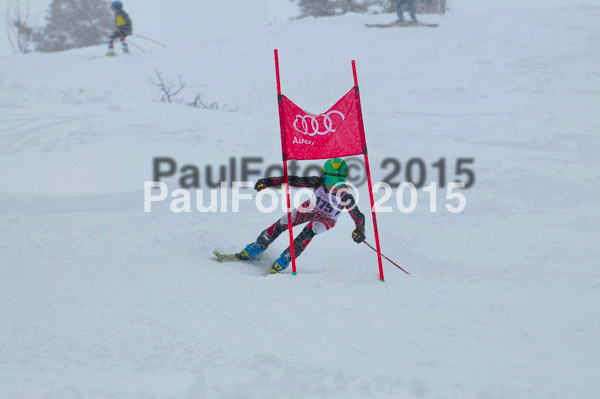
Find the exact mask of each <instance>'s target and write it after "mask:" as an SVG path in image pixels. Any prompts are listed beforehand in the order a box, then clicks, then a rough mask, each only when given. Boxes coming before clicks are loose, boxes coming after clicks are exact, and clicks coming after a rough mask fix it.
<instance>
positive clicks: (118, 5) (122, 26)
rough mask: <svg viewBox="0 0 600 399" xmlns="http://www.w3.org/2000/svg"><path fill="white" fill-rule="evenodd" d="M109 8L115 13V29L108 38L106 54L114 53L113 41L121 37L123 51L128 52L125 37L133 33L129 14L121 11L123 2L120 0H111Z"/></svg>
mask: <svg viewBox="0 0 600 399" xmlns="http://www.w3.org/2000/svg"><path fill="white" fill-rule="evenodd" d="M110 8H111V10H112V11H113V12H114V13H115V25H116V28H115V31H114V32H113V34H112V35H111V36H110V38H109V40H110V41H109V44H108V53H107V54H106V55H115V49H114V41H115V40H116V39H117V38H119V39H121V46H122V47H123V52H124V53H129V47H128V46H127V42H126V41H125V38H126V37H127V36H129V35H131V34H132V33H133V27H132V24H131V19H130V18H129V15H128V14H127V13H126V12H125V11H123V3H122V2H120V1H113V2H112V3H111V5H110Z"/></svg>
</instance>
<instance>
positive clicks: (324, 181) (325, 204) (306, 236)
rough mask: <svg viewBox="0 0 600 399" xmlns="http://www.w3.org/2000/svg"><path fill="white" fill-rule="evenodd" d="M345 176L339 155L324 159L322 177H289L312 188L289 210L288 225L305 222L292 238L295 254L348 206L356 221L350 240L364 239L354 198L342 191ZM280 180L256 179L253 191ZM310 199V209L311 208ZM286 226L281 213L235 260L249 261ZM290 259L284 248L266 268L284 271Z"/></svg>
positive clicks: (292, 182)
mask: <svg viewBox="0 0 600 399" xmlns="http://www.w3.org/2000/svg"><path fill="white" fill-rule="evenodd" d="M347 176H348V165H346V162H344V160H342V159H341V158H333V159H330V160H328V161H327V162H325V165H324V166H323V174H322V176H310V177H298V176H289V177H288V179H289V183H290V186H294V187H306V188H312V189H314V190H315V192H314V194H313V198H312V199H311V200H307V201H305V202H304V203H303V204H302V205H300V206H299V207H298V208H297V209H294V210H293V211H292V226H297V225H299V224H304V223H308V224H307V225H306V226H305V227H304V229H303V230H302V231H301V232H300V234H298V236H297V237H296V238H295V239H294V251H295V255H296V257H298V256H300V254H302V252H303V251H304V249H306V247H307V245H308V244H309V243H310V242H311V240H312V239H313V237H314V236H315V235H317V234H320V233H324V232H325V231H327V230H329V229H331V228H332V227H334V226H335V223H336V221H337V218H338V216H339V214H340V212H341V211H342V209H344V208H345V209H348V212H349V213H350V216H351V217H352V219H353V220H354V223H355V224H356V229H355V230H354V231H353V232H352V239H353V240H354V241H355V242H357V243H361V242H362V241H364V239H365V218H364V215H363V214H362V213H361V212H360V211H359V210H358V207H357V206H356V201H355V200H354V197H353V196H352V194H350V193H349V192H348V191H347V190H343V188H344V187H345V185H344V184H343V183H344V182H345V181H346V177H347ZM283 183H284V177H268V178H264V179H259V180H258V181H257V182H256V185H255V186H254V188H255V189H256V190H257V191H261V190H264V189H265V188H268V187H273V186H280V185H282V184H283ZM311 202H312V204H313V205H314V208H313V209H311ZM287 229H288V216H287V215H283V216H282V217H281V219H279V220H278V221H277V222H275V223H273V224H272V225H271V226H270V227H268V228H267V229H265V230H264V231H263V232H262V233H260V235H259V236H258V238H257V239H256V242H253V243H251V244H248V245H247V246H246V248H244V249H243V250H242V251H241V252H240V253H239V254H237V255H236V256H237V257H238V259H242V260H251V259H255V258H256V257H258V256H259V255H260V254H261V253H263V252H264V251H265V250H266V249H267V247H268V246H269V245H270V244H271V243H272V242H273V241H275V239H276V238H277V237H278V236H279V235H280V234H281V233H282V232H284V231H285V230H287ZM290 261H291V249H290V247H288V248H287V249H286V250H285V251H283V252H282V253H281V255H280V256H279V258H278V259H277V260H276V261H275V263H273V266H272V267H271V268H270V269H269V270H268V272H269V273H271V274H274V273H278V272H280V271H282V270H284V269H285V268H286V267H287V266H288V264H289V263H290Z"/></svg>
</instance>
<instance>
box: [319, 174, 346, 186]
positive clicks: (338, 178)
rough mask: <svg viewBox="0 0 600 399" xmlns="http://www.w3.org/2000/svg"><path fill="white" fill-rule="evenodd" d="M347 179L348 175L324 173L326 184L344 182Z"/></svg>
mask: <svg viewBox="0 0 600 399" xmlns="http://www.w3.org/2000/svg"><path fill="white" fill-rule="evenodd" d="M345 181H346V176H344V175H336V174H333V173H323V183H324V184H325V185H326V186H333V185H335V184H337V183H343V182H345Z"/></svg>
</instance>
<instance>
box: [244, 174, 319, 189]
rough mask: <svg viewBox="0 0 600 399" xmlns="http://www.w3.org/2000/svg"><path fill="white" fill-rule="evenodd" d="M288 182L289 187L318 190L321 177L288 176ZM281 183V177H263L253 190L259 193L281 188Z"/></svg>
mask: <svg viewBox="0 0 600 399" xmlns="http://www.w3.org/2000/svg"><path fill="white" fill-rule="evenodd" d="M288 181H289V182H290V186H294V187H306V188H318V187H319V186H320V185H321V183H322V180H321V176H308V177H304V176H288ZM283 183H285V177H283V176H279V177H265V178H263V179H258V180H257V181H256V184H255V185H254V189H255V190H256V191H261V190H264V189H265V188H269V187H276V186H281V185H282V184H283Z"/></svg>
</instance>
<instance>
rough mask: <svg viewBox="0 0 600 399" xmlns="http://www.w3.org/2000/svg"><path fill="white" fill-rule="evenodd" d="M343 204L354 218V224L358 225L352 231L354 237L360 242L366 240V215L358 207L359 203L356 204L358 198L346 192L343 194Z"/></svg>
mask: <svg viewBox="0 0 600 399" xmlns="http://www.w3.org/2000/svg"><path fill="white" fill-rule="evenodd" d="M341 204H342V206H344V207H345V208H346V209H347V210H348V213H349V214H350V216H351V217H352V220H354V224H355V225H356V229H354V231H353V232H352V239H353V240H354V241H355V242H356V243H357V244H360V243H361V242H363V241H364V240H365V215H363V213H362V212H361V211H360V209H358V205H357V204H356V200H355V199H354V197H353V196H352V194H350V193H349V192H346V193H345V194H344V195H343V196H342V202H341Z"/></svg>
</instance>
